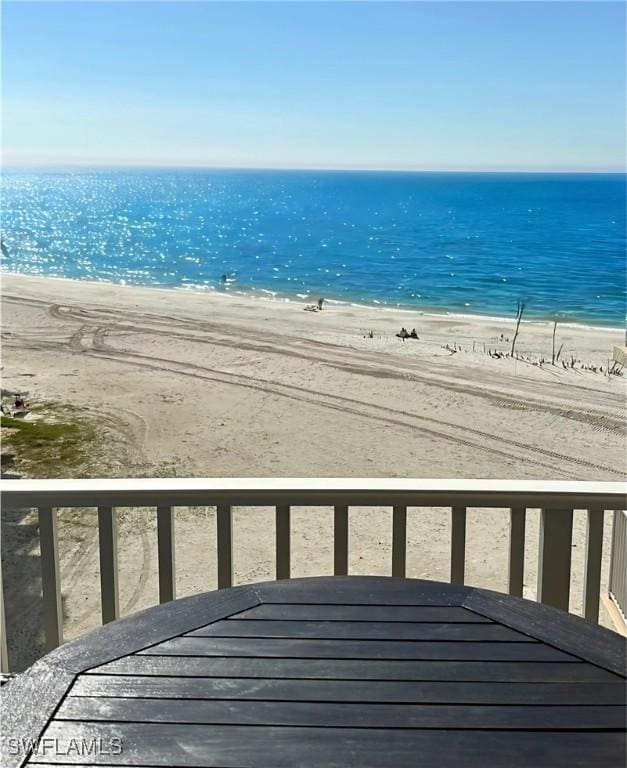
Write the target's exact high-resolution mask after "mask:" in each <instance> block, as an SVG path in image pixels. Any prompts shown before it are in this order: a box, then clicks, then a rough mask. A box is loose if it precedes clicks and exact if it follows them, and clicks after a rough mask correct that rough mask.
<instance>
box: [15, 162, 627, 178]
mask: <svg viewBox="0 0 627 768" xmlns="http://www.w3.org/2000/svg"><path fill="white" fill-rule="evenodd" d="M116 169H119V170H130V169H136V170H172V171H176V170H181V171H183V170H184V171H194V170H197V171H286V172H289V171H294V172H299V171H300V172H303V171H319V172H347V173H485V174H497V173H529V174H533V173H559V174H565V175H567V174H581V173H586V174H597V175H603V174H617V175H620V174H622V175H625V174H627V167H622V168H590V167H579V168H564V167H543V168H517V167H515V166H514V167H498V166H497V167H486V168H477V167H472V166H466V167H456V168H429V167H417V168H412V167H396V168H395V167H381V166H333V165H329V166H326V165H320V166H316V165H302V166H299V165H294V166H282V165H219V164H206V165H205V164H187V163H181V164H179V163H133V162H131V163H124V162H112V163H101V162H96V163H83V162H79V163H76V162H68V163H62V162H59V163H56V162H54V163H46V162H44V163H32V162H26V163H14V162H8V163H2V164H0V172H2V171H4V170H21V171H27V170H33V171H34V170H59V171H61V170H116Z"/></svg>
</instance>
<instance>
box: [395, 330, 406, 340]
mask: <svg viewBox="0 0 627 768" xmlns="http://www.w3.org/2000/svg"><path fill="white" fill-rule="evenodd" d="M396 335H397V336H398V338H399V339H402V340H403V341H405V339H408V338H409V334H408V333H407V328H401V331H400V333H397V334H396Z"/></svg>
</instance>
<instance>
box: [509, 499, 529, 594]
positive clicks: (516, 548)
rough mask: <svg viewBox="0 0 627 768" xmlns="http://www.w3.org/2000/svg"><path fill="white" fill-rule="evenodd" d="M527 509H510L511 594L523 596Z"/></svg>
mask: <svg viewBox="0 0 627 768" xmlns="http://www.w3.org/2000/svg"><path fill="white" fill-rule="evenodd" d="M526 517H527V510H526V509H525V508H524V507H515V508H512V509H510V511H509V584H508V589H509V594H510V595H517V596H518V597H522V594H523V581H524V576H525V523H526Z"/></svg>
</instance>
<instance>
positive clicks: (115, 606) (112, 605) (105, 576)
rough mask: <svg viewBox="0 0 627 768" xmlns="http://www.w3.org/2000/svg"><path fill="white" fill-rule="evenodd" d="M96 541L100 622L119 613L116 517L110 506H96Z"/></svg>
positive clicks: (114, 617) (113, 619)
mask: <svg viewBox="0 0 627 768" xmlns="http://www.w3.org/2000/svg"><path fill="white" fill-rule="evenodd" d="M98 543H99V550H100V604H101V610H102V623H103V624H108V623H109V622H110V621H115V620H116V619H117V618H118V617H119V615H120V600H119V594H118V518H117V513H116V511H115V509H113V508H112V507H98Z"/></svg>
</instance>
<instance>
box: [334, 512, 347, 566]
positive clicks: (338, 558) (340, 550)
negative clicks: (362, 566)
mask: <svg viewBox="0 0 627 768" xmlns="http://www.w3.org/2000/svg"><path fill="white" fill-rule="evenodd" d="M333 573H334V574H335V575H336V576H346V575H347V574H348V507H347V506H346V505H345V504H343V505H338V506H336V507H335V508H334V511H333Z"/></svg>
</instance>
